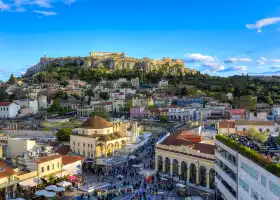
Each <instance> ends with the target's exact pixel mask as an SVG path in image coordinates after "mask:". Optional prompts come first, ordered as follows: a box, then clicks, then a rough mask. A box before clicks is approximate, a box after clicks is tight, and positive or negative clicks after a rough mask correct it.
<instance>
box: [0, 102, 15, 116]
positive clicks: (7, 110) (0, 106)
mask: <svg viewBox="0 0 280 200" xmlns="http://www.w3.org/2000/svg"><path fill="white" fill-rule="evenodd" d="M18 111H19V106H18V105H17V104H15V103H13V102H0V118H4V119H7V118H15V117H16V116H17V115H18Z"/></svg>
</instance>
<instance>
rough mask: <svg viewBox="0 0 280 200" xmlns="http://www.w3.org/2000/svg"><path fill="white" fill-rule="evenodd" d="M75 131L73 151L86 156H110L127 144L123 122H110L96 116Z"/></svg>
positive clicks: (72, 139)
mask: <svg viewBox="0 0 280 200" xmlns="http://www.w3.org/2000/svg"><path fill="white" fill-rule="evenodd" d="M73 132H74V133H73V134H72V135H71V136H70V148H71V151H72V152H75V153H77V154H79V155H83V156H85V157H91V158H92V157H93V158H95V157H101V156H108V155H111V154H112V153H114V151H115V150H117V149H119V148H122V147H124V146H125V145H126V125H125V124H124V123H122V122H116V123H110V122H108V121H107V120H105V119H103V118H101V117H97V116H95V117H92V118H89V119H88V120H87V121H85V122H84V124H83V125H82V127H81V128H77V129H74V130H73Z"/></svg>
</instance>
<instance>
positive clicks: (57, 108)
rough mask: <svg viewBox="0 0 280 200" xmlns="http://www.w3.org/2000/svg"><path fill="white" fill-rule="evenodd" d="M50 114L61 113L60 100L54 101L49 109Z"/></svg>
mask: <svg viewBox="0 0 280 200" xmlns="http://www.w3.org/2000/svg"><path fill="white" fill-rule="evenodd" d="M48 111H49V112H60V111H61V106H60V103H59V101H58V99H55V100H53V103H52V105H51V106H50V107H49V109H48Z"/></svg>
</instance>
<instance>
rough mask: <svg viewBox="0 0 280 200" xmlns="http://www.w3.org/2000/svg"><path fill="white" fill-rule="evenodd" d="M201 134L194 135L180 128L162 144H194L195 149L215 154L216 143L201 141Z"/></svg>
mask: <svg viewBox="0 0 280 200" xmlns="http://www.w3.org/2000/svg"><path fill="white" fill-rule="evenodd" d="M199 137H200V136H199V135H194V134H192V133H190V132H187V131H185V130H179V131H177V132H175V133H172V134H171V135H170V136H168V137H167V138H166V139H165V140H164V141H163V142H162V143H161V144H162V145H167V146H170V145H173V146H192V147H193V149H194V150H199V151H200V152H201V153H206V154H211V155H214V153H215V145H211V144H205V143H199V142H197V141H201V138H200V139H199Z"/></svg>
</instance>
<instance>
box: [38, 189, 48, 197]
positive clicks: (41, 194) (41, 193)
mask: <svg viewBox="0 0 280 200" xmlns="http://www.w3.org/2000/svg"><path fill="white" fill-rule="evenodd" d="M46 192H47V191H46V190H38V191H36V192H35V195H36V196H43V195H44V194H45V193H46Z"/></svg>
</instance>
